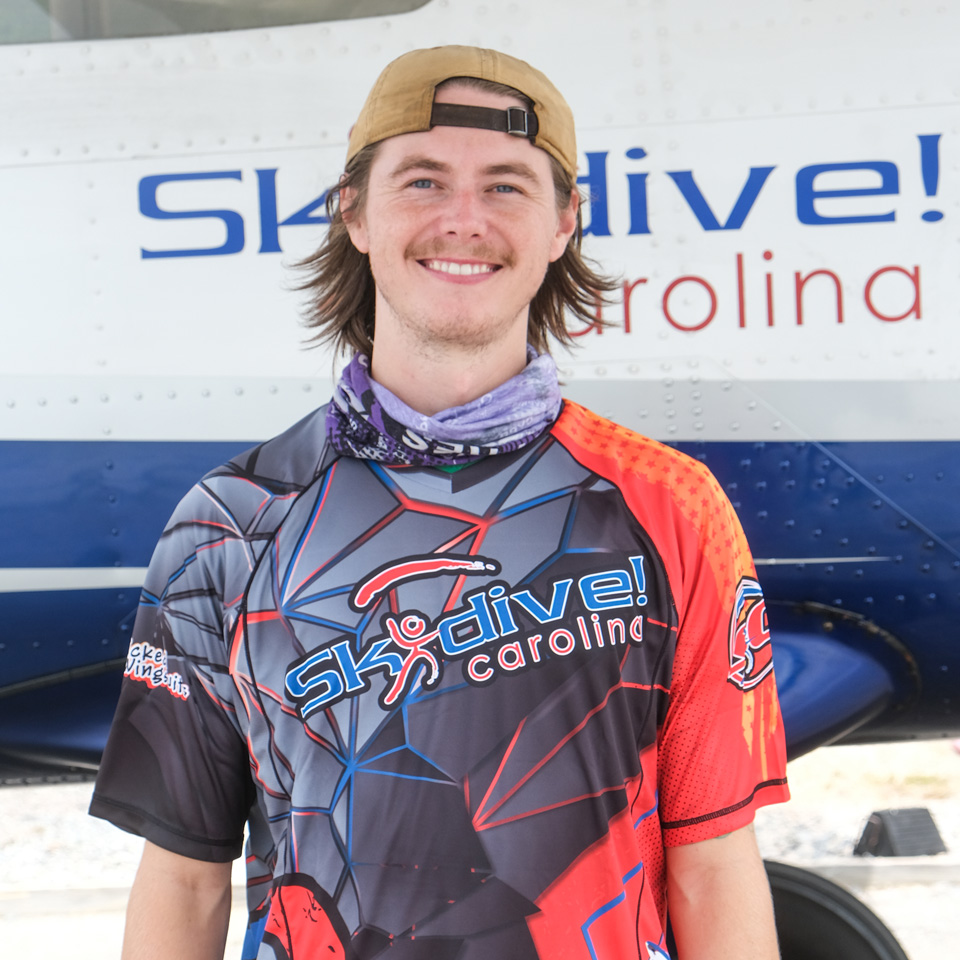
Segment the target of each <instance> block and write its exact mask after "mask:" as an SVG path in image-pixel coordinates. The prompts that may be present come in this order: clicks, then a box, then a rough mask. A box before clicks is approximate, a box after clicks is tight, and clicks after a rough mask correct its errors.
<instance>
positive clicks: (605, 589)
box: [577, 570, 633, 613]
mask: <svg viewBox="0 0 960 960" xmlns="http://www.w3.org/2000/svg"><path fill="white" fill-rule="evenodd" d="M577 586H578V587H579V588H580V596H581V597H583V602H584V605H585V606H586V608H587V609H588V610H589V611H591V613H592V612H593V611H595V610H607V609H611V608H613V607H632V606H633V583H632V582H631V580H630V574H629V573H627V571H626V570H608V571H607V572H606V573H591V574H588V575H587V576H585V577H581V578H580V581H579V583H578V584H577Z"/></svg>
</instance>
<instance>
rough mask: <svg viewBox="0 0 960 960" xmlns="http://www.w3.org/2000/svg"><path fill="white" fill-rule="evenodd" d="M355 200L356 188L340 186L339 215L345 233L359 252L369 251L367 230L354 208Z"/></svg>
mask: <svg viewBox="0 0 960 960" xmlns="http://www.w3.org/2000/svg"><path fill="white" fill-rule="evenodd" d="M356 202H357V191H356V189H355V188H354V187H341V189H340V216H341V217H343V225H344V226H345V227H346V228H347V234H348V235H349V237H350V240H351V242H352V243H353V245H354V246H355V247H356V248H357V250H359V251H360V253H369V252H370V243H369V241H368V239H367V230H366V227H365V226H364V223H363V217H362V215H361V214H359V213H357V212H356V211H355V210H354V205H355V204H356Z"/></svg>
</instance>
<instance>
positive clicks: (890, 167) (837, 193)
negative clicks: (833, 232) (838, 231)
mask: <svg viewBox="0 0 960 960" xmlns="http://www.w3.org/2000/svg"><path fill="white" fill-rule="evenodd" d="M834 170H872V171H873V172H874V173H879V174H880V186H879V187H859V188H848V189H845V190H816V189H815V188H814V181H815V180H816V178H817V177H818V176H820V174H821V173H829V172H831V171H834ZM899 192H900V174H899V172H898V171H897V165H896V164H895V163H890V162H889V161H888V160H873V161H867V162H861V163H815V164H813V165H812V166H809V167H803V168H802V169H800V170H798V171H797V219H798V220H799V221H800V222H801V223H807V224H811V225H813V226H818V225H821V224H825V223H889V222H891V221H893V220H895V219H896V213H895V211H893V210H891V211H890V212H889V213H877V214H863V215H860V216H849V217H825V216H823V215H822V214H820V213H817V211H816V207H815V204H816V201H817V200H819V199H821V198H823V197H877V196H889V195H890V194H895V193H899Z"/></svg>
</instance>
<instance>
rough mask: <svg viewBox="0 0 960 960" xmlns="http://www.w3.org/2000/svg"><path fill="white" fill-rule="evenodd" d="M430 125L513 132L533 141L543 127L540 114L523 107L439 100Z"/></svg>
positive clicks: (434, 108) (434, 106)
mask: <svg viewBox="0 0 960 960" xmlns="http://www.w3.org/2000/svg"><path fill="white" fill-rule="evenodd" d="M430 125H431V126H433V127H439V126H442V127H476V128H478V129H480V130H499V131H500V132H501V133H512V134H513V135H514V136H517V137H527V138H529V139H530V140H533V138H534V137H535V136H536V135H537V131H538V130H539V129H540V124H539V122H538V121H537V115H536V114H535V113H533V112H532V111H531V112H528V111H526V110H524V109H522V108H521V107H507V109H506V110H495V109H494V108H493V107H467V106H463V105H462V104H459V103H435V104H434V105H433V113H432V114H431V116H430Z"/></svg>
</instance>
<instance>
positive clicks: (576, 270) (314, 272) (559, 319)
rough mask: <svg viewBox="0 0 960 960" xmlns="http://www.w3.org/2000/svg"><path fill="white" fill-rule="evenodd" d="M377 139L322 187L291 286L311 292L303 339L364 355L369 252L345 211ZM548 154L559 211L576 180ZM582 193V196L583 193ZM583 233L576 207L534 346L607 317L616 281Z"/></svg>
mask: <svg viewBox="0 0 960 960" xmlns="http://www.w3.org/2000/svg"><path fill="white" fill-rule="evenodd" d="M445 82H446V83H455V84H463V85H465V86H472V87H477V88H480V89H483V90H487V91H490V92H493V93H501V94H507V95H510V96H519V97H520V99H521V100H524V101H526V103H527V109H532V108H533V103H532V101H529V100H528V99H527V98H526V97H525V96H524V95H523V94H520V93H518V92H517V91H516V90H514V89H513V88H511V87H506V86H503V85H502V84H498V83H492V82H490V81H487V80H478V79H475V78H472V77H456V78H453V79H452V80H448V81H445ZM378 147H379V144H378V143H373V144H370V146H368V147H364V149H362V150H361V151H360V152H359V153H357V155H356V156H355V157H353V158H352V159H351V161H350V162H349V163H348V164H347V168H346V170H345V171H344V174H343V176H342V177H341V178H340V182H339V183H338V184H337V186H335V187H332V188H331V189H330V190H329V191H328V193H327V200H326V207H327V217H328V219H329V221H330V226H329V228H328V231H327V235H326V237H325V239H324V241H323V243H322V244H321V245H320V247H319V249H318V250H317V251H316V253H314V254H312V255H311V256H309V257H306V258H305V259H303V260H301V261H300V262H299V263H297V264H295V266H296V267H297V268H299V269H302V270H304V271H305V272H306V274H307V276H306V279H305V280H304V281H303V282H302V283H300V284H298V285H297V287H296V289H298V290H305V291H307V293H308V294H309V297H308V301H307V304H306V307H305V310H304V317H303V322H304V326H306V327H308V328H309V329H311V330H313V331H315V332H314V334H313V336H311V337H309V338H308V340H307V342H308V343H310V344H317V345H319V344H324V343H332V344H333V346H334V349H335V351H336V352H337V353H344V354H350V353H364V354H367V355H368V356H369V355H370V354H371V353H372V352H373V323H374V304H375V294H376V286H375V284H374V279H373V273H372V271H371V270H370V260H369V257H368V256H367V255H366V254H365V253H360V251H359V250H357V248H356V247H355V246H354V245H353V242H352V241H351V239H350V236H349V234H348V233H347V227H346V223H345V222H344V213H346V214H347V216H348V217H349V216H350V215H351V214H352V213H353V212H354V211H356V212H357V213H362V211H363V207H364V203H365V201H366V193H367V186H368V184H369V181H370V168H371V167H372V166H373V161H374V158H375V157H376V155H377V148H378ZM548 156H549V155H548ZM549 159H550V165H551V168H552V171H553V186H554V192H555V194H556V202H557V209H558V210H561V211H562V210H565V209H566V208H567V206H568V205H569V203H570V197H571V194H572V192H573V191H575V190H576V189H577V185H576V182H571V178H570V176H569V175H568V174H567V172H566V171H565V170H564V169H563V167H562V166H561V165H560V163H559V162H558V161H557V160H556V159H554V158H553V157H552V156H551V157H550V158H549ZM345 188H351V189H353V190H354V191H355V194H354V196H355V200H354V202H353V205H352V206H351V207H349V208H347V210H346V211H344V210H343V209H341V206H340V195H341V191H342V190H344V189H345ZM580 199H581V201H582V199H583V198H582V196H581V198H580ZM582 240H583V221H582V218H581V212H580V208H579V207H578V209H577V229H576V231H575V232H574V234H573V236H572V237H571V238H570V240H569V242H568V243H567V247H566V249H565V250H564V251H563V253H562V254H561V256H560V257H559V258H558V259H557V260H555V261H553V262H552V263H550V264H549V265H548V267H547V273H546V276H545V277H544V280H543V283H542V284H541V286H540V289H539V290H538V291H537V293H536V295H535V296H534V298H533V300H531V302H530V313H529V320H528V326H527V340H528V342H529V343H530V344H531V345H532V346H533V347H534V348H535V349H536V350H537V351H538V352H539V353H546V352H549V350H550V343H549V337H550V336H552V337H554V338H555V339H556V340H558V341H559V342H560V343H562V344H564V346H570V345H572V344H573V335H572V334H571V333H570V330H569V327H568V324H569V322H570V320H571V319H573V320H574V321H576V320H580V321H583V322H585V323H588V324H592V325H594V326H597V325H601V326H605V325H606V322H605V321H603V320H601V319H599V313H600V311H599V307H600V305H601V304H602V303H603V302H604V301H605V299H606V296H605V295H606V294H609V293H610V292H611V291H612V290H614V289H616V288H617V286H618V282H617V281H616V280H615V279H613V278H610V277H607V276H604V275H603V274H601V273H599V272H598V271H597V269H595V266H594V264H593V263H592V261H589V260H588V259H587V258H586V257H584V256H583V255H582V253H581V251H580V246H581V242H582Z"/></svg>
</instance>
